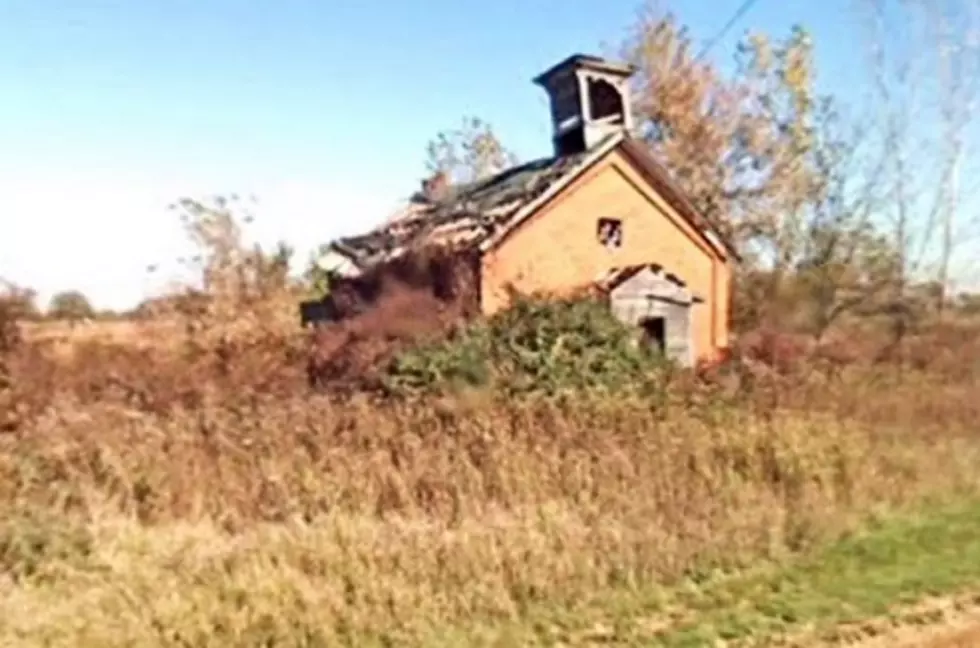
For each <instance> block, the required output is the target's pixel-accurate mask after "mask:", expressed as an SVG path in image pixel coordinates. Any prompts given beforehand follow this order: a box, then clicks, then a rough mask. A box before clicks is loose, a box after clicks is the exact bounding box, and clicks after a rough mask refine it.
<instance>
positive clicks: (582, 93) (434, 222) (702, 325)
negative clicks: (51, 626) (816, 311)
mask: <svg viewBox="0 0 980 648" xmlns="http://www.w3.org/2000/svg"><path fill="white" fill-rule="evenodd" d="M632 72H633V69H632V68H631V67H630V66H627V65H622V64H619V63H613V62H609V61H606V60H603V59H600V58H597V57H592V56H586V55H575V56H572V57H569V58H568V59H566V60H564V61H562V62H561V63H559V64H557V65H555V66H554V67H552V68H551V69H549V70H547V71H546V72H544V73H543V74H541V75H540V76H538V77H537V78H536V79H535V82H536V83H537V84H538V85H540V86H542V87H543V88H544V89H545V91H546V92H547V93H548V95H549V98H550V104H551V121H552V124H553V144H554V155H553V156H551V157H548V158H546V159H542V160H537V161H533V162H529V163H526V164H521V165H518V166H515V167H513V168H510V169H507V170H505V171H503V172H501V173H499V174H497V175H495V176H493V177H491V178H488V179H485V180H481V181H478V182H475V183H472V184H468V185H464V186H451V185H446V184H444V183H443V184H441V183H440V180H441V179H440V178H438V177H437V178H435V179H433V180H431V181H429V182H428V183H426V184H427V186H426V191H424V192H422V195H421V196H419V197H418V198H416V199H415V202H414V203H413V204H411V205H410V206H409V208H408V209H407V210H406V211H405V212H404V213H402V214H401V215H400V216H399V217H398V218H395V219H392V220H390V221H389V222H387V223H385V224H384V225H383V226H381V227H379V228H378V229H376V230H374V231H372V232H369V233H366V234H364V235H360V236H354V237H350V238H345V239H341V240H338V241H336V242H335V243H334V244H332V246H331V247H330V248H329V251H328V252H327V253H326V254H325V255H324V256H323V257H322V258H321V259H320V261H319V263H320V264H321V266H322V267H324V268H325V269H327V270H329V271H331V272H333V273H335V274H336V275H338V276H347V277H354V276H357V275H358V274H359V273H363V272H364V271H365V270H367V269H368V268H371V267H373V266H376V265H377V264H383V263H386V262H389V261H391V260H393V259H395V258H397V257H398V256H399V255H400V254H403V253H404V252H405V251H406V250H408V249H411V248H413V247H416V246H419V245H436V246H438V245H453V246H466V247H467V248H469V249H471V250H474V251H476V253H477V254H478V259H479V277H478V283H479V286H478V289H479V308H480V310H481V311H483V312H484V313H485V314H491V313H493V312H495V311H497V310H499V309H501V308H505V307H506V306H507V303H508V300H509V295H510V294H511V293H510V290H511V289H516V290H517V291H519V292H525V293H531V292H550V293H561V292H563V291H572V290H579V289H581V288H583V287H586V286H590V285H591V286H597V287H599V288H600V289H602V290H603V291H604V294H607V295H608V297H609V302H610V305H611V308H612V309H613V311H614V313H615V314H616V315H617V317H619V318H620V319H622V320H624V321H626V322H628V323H630V324H633V325H636V326H637V327H639V328H640V329H641V331H644V332H645V333H647V334H648V335H649V337H650V338H651V339H652V340H654V341H655V342H656V343H657V344H658V345H659V346H660V347H661V349H662V350H663V351H664V352H666V353H667V355H668V356H670V357H672V358H674V359H675V360H676V361H678V362H679V363H681V364H683V365H690V364H692V363H693V362H695V361H697V360H707V361H710V360H712V359H714V358H716V357H717V355H718V353H719V352H720V351H721V350H723V349H724V348H726V347H727V346H728V345H729V336H730V332H729V326H730V325H729V309H730V303H729V302H730V299H731V290H732V270H733V264H734V263H735V262H736V260H737V255H736V253H735V252H734V250H733V249H732V248H731V247H730V245H728V244H727V243H726V242H725V241H724V239H723V237H722V236H721V235H720V234H719V233H718V232H717V231H715V230H714V229H713V228H712V227H711V226H710V225H709V224H708V223H707V222H706V221H705V220H704V219H703V218H701V217H700V216H699V215H698V214H697V213H696V211H695V209H694V207H693V206H692V205H691V203H690V202H689V201H688V200H687V199H686V198H685V196H684V195H683V193H682V192H681V191H680V190H678V188H677V187H676V185H675V184H674V183H673V182H672V181H671V180H670V179H669V177H668V175H667V172H666V171H665V170H664V169H663V168H662V167H661V166H660V165H659V164H658V163H657V162H656V161H655V160H654V159H653V158H652V157H651V156H650V154H649V153H648V152H647V149H646V148H645V146H644V145H643V144H642V143H641V142H639V141H637V140H634V139H633V138H632V137H631V135H630V133H631V132H632V128H633V119H632V115H631V108H630V98H629V94H628V93H629V90H628V79H629V77H630V75H631V74H632Z"/></svg>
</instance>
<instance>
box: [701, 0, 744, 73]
mask: <svg viewBox="0 0 980 648" xmlns="http://www.w3.org/2000/svg"><path fill="white" fill-rule="evenodd" d="M757 1H758V0H744V1H743V2H742V4H741V5H739V7H738V9H736V10H735V13H734V14H732V17H731V18H730V19H729V20H728V22H727V23H725V26H724V27H722V28H721V30H720V31H719V32H718V33H717V34H715V35H714V37H713V38H712V39H711V40H709V41H708V42H707V43H706V44H705V46H704V47H703V48H702V49H701V52H700V53H699V54H698V57H697V58H696V59H695V60H696V61H700V60H701V59H703V58H704V57H705V55H706V54H707V53H708V52H709V51H711V48H712V47H714V46H715V45H717V44H718V41H720V40H721V39H722V38H724V37H725V34H727V33H728V30H729V29H731V28H732V27H734V26H735V23H737V22H738V21H739V20H740V19H741V18H742V16H744V15H745V14H746V13H747V12H748V10H749V9H751V8H752V5H754V4H755V3H756V2H757Z"/></svg>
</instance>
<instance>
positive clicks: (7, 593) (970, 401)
mask: <svg viewBox="0 0 980 648" xmlns="http://www.w3.org/2000/svg"><path fill="white" fill-rule="evenodd" d="M270 344H271V343H270ZM294 345H295V344H294ZM243 348H244V347H243ZM248 349H249V350H247V351H242V350H239V356H238V358H237V362H235V361H222V360H221V358H222V355H221V353H219V352H217V351H214V350H211V351H207V352H205V351H200V354H201V355H199V356H195V355H194V354H192V353H187V354H183V355H180V354H178V355H172V354H171V355H168V356H166V358H165V357H164V356H160V357H150V356H146V355H144V356H140V357H139V359H137V358H134V357H133V356H132V355H131V354H130V352H128V351H127V350H125V349H114V350H112V351H109V350H107V349H105V348H103V347H98V350H97V351H92V350H89V351H86V350H85V349H80V350H79V352H78V353H76V354H74V356H73V357H74V358H75V361H74V363H73V364H61V365H58V367H59V368H58V369H52V366H53V365H50V364H46V362H52V361H53V360H51V359H50V358H49V359H48V360H46V361H41V360H40V359H39V358H41V357H42V356H40V355H38V353H37V352H36V350H34V351H33V352H32V353H27V354H26V355H24V356H20V357H17V356H18V354H8V357H10V360H11V363H12V364H14V365H16V366H17V367H19V369H18V371H20V372H22V373H21V374H20V377H21V378H22V379H23V380H32V381H36V382H33V383H31V384H32V387H31V389H33V390H35V393H33V394H30V395H31V396H33V397H34V398H33V401H32V403H33V405H32V408H31V411H30V415H29V416H25V417H24V418H23V420H22V422H21V423H20V425H19V426H18V428H17V430H16V431H15V432H13V433H10V434H8V435H6V436H3V437H0V501H2V502H3V504H4V508H5V511H7V515H6V519H5V521H4V522H3V524H2V529H0V564H2V571H3V573H5V574H6V576H5V577H4V579H3V581H2V585H0V592H2V596H0V638H2V639H3V642H4V643H5V644H8V643H11V644H15V645H16V644H20V645H66V646H67V645H75V646H77V645H81V646H86V645H91V646H95V645H99V646H110V645H147V646H149V645H215V644H228V645H271V644H275V645H296V646H299V645H328V644H329V645H333V644H336V643H350V644H357V645H364V643H365V642H367V643H372V642H379V643H386V642H388V643H390V642H396V643H398V642H399V641H408V640H410V639H412V638H416V639H417V638H419V637H422V636H426V637H429V638H430V639H431V638H432V637H434V636H435V635H433V634H432V633H437V634H438V633H439V632H441V631H443V630H444V629H445V628H449V627H453V626H458V625H459V624H468V623H474V620H480V621H481V622H488V621H492V620H493V619H501V618H511V617H514V616H515V615H521V614H522V613H524V612H526V611H527V610H528V609H529V606H530V607H533V606H534V605H540V604H548V605H567V606H569V607H570V608H572V607H574V606H575V605H578V604H581V603H582V602H583V601H587V600H589V599H590V598H591V597H593V596H595V595H596V593H602V592H607V591H610V590H614V589H617V588H632V587H641V586H649V584H651V583H655V582H669V581H672V580H675V579H677V578H678V577H681V576H684V575H685V574H691V573H693V572H696V571H699V570H703V569H705V568H709V567H711V566H719V565H721V566H734V565H739V564H742V563H744V562H746V561H750V560H753V559H758V558H760V557H779V556H781V555H784V554H786V553H787V552H793V551H800V550H804V549H806V548H807V547H808V546H810V545H811V544H812V543H815V542H820V541H822V540H825V539H827V538H829V537H831V536H834V535H835V534H838V533H840V532H842V531H845V530H846V529H848V528H850V527H851V526H852V525H853V524H854V523H856V522H857V521H859V520H860V519H861V518H862V517H863V516H865V515H867V514H869V513H871V512H874V511H879V510H882V509H893V508H901V507H905V506H911V505H915V504H917V503H921V502H922V501H924V499H925V498H934V497H935V498H943V497H950V496H956V495H960V494H963V493H974V492H976V490H977V486H978V472H977V466H980V439H978V438H977V435H976V432H975V424H974V423H975V421H976V420H978V414H980V401H978V399H977V398H976V387H975V386H974V385H972V384H970V383H966V382H963V381H957V380H951V379H947V378H944V377H943V376H942V375H940V374H939V373H937V372H932V373H927V372H924V371H923V372H919V373H917V375H916V376H911V375H908V374H906V375H905V376H904V377H903V378H902V379H901V380H899V379H898V378H897V377H896V376H895V375H894V374H893V373H890V372H878V373H873V371H872V369H868V368H854V369H848V370H845V371H844V372H843V373H842V374H841V375H840V376H839V377H837V378H836V379H834V380H832V381H825V380H820V381H817V380H807V381H802V380H793V381H792V384H790V382H787V380H788V379H786V378H785V377H784V378H776V377H770V378H766V379H763V378H760V377H756V379H755V383H754V384H753V385H748V383H747V382H746V381H747V379H746V378H744V377H743V378H741V379H739V380H737V382H734V383H732V382H731V381H733V380H736V379H734V378H728V379H721V378H720V379H718V380H717V382H716V383H713V384H711V385H708V384H704V383H696V384H688V385H686V386H682V385H680V384H678V385H677V386H676V387H675V388H674V389H672V390H671V391H670V392H669V393H668V397H667V398H666V399H664V400H661V401H659V402H657V403H656V404H655V405H654V404H652V403H651V402H649V401H644V400H640V399H638V398H635V397H627V396H623V397H620V398H609V397H608V396H606V397H598V396H593V397H589V396H588V395H581V396H579V397H576V398H575V399H570V400H565V401H561V400H557V401H556V400H544V399H534V398H526V399H522V400H519V401H507V400H504V399H502V398H499V397H497V396H494V395H493V394H490V393H484V392H473V393H469V394H461V395H458V396H456V397H453V398H448V397H444V398H441V399H425V400H416V401H405V402H397V403H396V402H378V401H374V400H369V399H367V398H364V399H357V398H355V399H350V400H345V401H343V402H340V401H336V400H335V399H331V398H329V397H328V396H324V395H311V394H308V393H306V391H305V389H304V387H303V383H302V379H301V376H300V375H299V373H298V372H296V373H290V372H288V371H286V370H285V369H284V368H285V367H289V366H291V364H290V363H291V362H293V361H292V360H288V361H287V360H284V358H286V356H287V355H288V354H286V353H285V351H282V350H281V349H280V351H281V353H279V354H277V355H275V357H276V358H277V359H276V360H275V361H273V360H270V359H269V358H270V357H271V356H269V355H268V349H265V350H263V349H264V348H263V347H262V346H261V345H256V346H253V347H249V348H248ZM86 353H98V354H104V355H101V356H90V358H92V360H91V361H89V362H87V363H84V362H83V363H78V362H77V359H78V358H84V357H85V354H86ZM139 353H142V354H146V353H149V352H148V351H146V350H142V351H139ZM161 353H162V352H161ZM168 353H169V352H168ZM96 358H98V359H97V360H96ZM59 362H65V361H64V359H62V360H60V361H59ZM222 362H227V365H228V366H225V365H223V364H222ZM18 363H23V364H18ZM30 363H33V364H30ZM236 364H237V365H238V366H239V367H240V368H239V369H238V370H234V369H233V368H234V367H235V366H236ZM29 366H30V367H34V369H35V370H36V372H37V373H38V374H39V376H40V377H37V376H35V377H33V378H32V377H31V374H30V372H29V371H28V370H27V368H28V367H29ZM270 366H271V367H278V368H279V371H278V373H277V372H271V373H270V374H269V375H268V376H266V377H265V378H264V379H263V378H260V377H258V375H257V373H255V370H256V369H257V368H259V367H267V368H268V367H270ZM241 367H244V368H245V369H241ZM248 368H251V371H250V370H248ZM73 372H74V373H73ZM100 376H101V378H102V382H101V383H100V381H99V379H98V378H99V377H100ZM269 376H273V377H276V380H278V382H277V383H276V385H277V389H267V388H266V386H265V385H264V384H263V382H262V380H266V381H268V380H272V378H270V377H269ZM127 380H128V381H131V382H132V383H133V384H134V386H130V387H128V388H127V382H126V381H127ZM726 380H727V381H728V382H726ZM113 381H115V382H113ZM141 381H142V382H141ZM781 381H782V382H781ZM762 383H765V385H763V384H762ZM93 385H100V388H99V389H95V388H94V387H93ZM113 385H114V386H113ZM290 389H292V390H294V391H293V393H291V394H290V393H289V390H290ZM45 390H46V391H45ZM168 390H169V391H168ZM42 392H43V395H44V398H43V399H42V398H39V397H38V396H39V394H41V393H42ZM154 393H155V394H156V396H157V399H156V400H154V399H153V398H152V397H153V396H154ZM165 396H166V397H165ZM447 641H448V640H447ZM46 642H47V643H46Z"/></svg>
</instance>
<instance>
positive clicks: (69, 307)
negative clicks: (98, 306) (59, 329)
mask: <svg viewBox="0 0 980 648" xmlns="http://www.w3.org/2000/svg"><path fill="white" fill-rule="evenodd" d="M48 316H49V317H52V318H54V319H60V320H70V321H77V320H82V319H88V318H91V317H94V316H95V309H94V308H92V304H91V303H90V302H89V300H88V297H86V296H85V294H84V293H82V292H80V291H78V290H66V291H63V292H60V293H58V294H56V295H54V296H53V297H52V298H51V303H50V304H49V305H48Z"/></svg>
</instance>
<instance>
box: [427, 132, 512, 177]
mask: <svg viewBox="0 0 980 648" xmlns="http://www.w3.org/2000/svg"><path fill="white" fill-rule="evenodd" d="M516 163H517V157H516V156H515V155H514V154H513V153H512V152H510V151H509V150H508V149H506V148H505V147H504V145H503V144H501V142H500V139H499V138H498V137H497V135H496V134H495V133H494V131H493V128H492V127H491V126H490V124H488V123H487V122H485V121H483V120H481V119H479V118H477V117H465V118H464V119H463V121H462V123H461V124H460V126H459V127H457V128H454V129H450V130H445V131H442V132H440V133H438V134H437V135H436V137H435V138H434V139H433V140H432V141H430V142H429V144H428V146H427V147H426V167H427V168H428V170H429V172H430V173H445V174H447V175H448V179H449V181H450V182H451V183H452V184H466V183H469V182H474V181H477V180H481V179H483V178H487V177H489V176H492V175H494V174H495V173H498V172H500V171H503V170H504V169H506V168H507V167H509V166H512V165H514V164H516Z"/></svg>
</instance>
